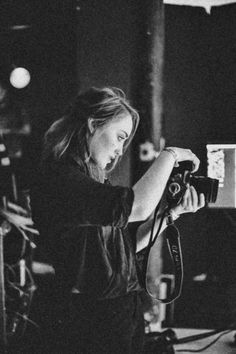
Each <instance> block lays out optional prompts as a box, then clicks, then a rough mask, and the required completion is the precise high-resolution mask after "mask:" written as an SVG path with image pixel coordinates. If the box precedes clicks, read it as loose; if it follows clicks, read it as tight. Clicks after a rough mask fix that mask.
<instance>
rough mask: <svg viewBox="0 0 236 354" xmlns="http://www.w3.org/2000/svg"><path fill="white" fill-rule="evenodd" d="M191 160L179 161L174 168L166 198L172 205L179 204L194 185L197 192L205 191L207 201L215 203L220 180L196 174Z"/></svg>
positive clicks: (168, 183)
mask: <svg viewBox="0 0 236 354" xmlns="http://www.w3.org/2000/svg"><path fill="white" fill-rule="evenodd" d="M191 171H192V163H191V162H190V161H186V162H181V163H179V167H177V168H174V169H173V171H172V173H171V175H170V178H169V180H168V182H167V190H166V198H167V202H168V204H169V206H170V207H173V206H176V205H178V204H179V203H180V202H181V200H182V197H183V195H184V193H185V191H186V190H187V188H188V186H189V185H190V186H193V187H194V188H195V189H196V191H197V193H198V194H200V193H203V194H204V196H205V201H206V203H215V202H216V199H217V194H218V187H219V180H218V179H215V178H210V177H204V176H194V175H193V174H192V173H191Z"/></svg>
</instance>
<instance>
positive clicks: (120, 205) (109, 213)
mask: <svg viewBox="0 0 236 354" xmlns="http://www.w3.org/2000/svg"><path fill="white" fill-rule="evenodd" d="M51 192H52V196H51V197H52V198H53V199H54V200H55V205H56V208H57V209H58V208H60V213H62V215H61V216H62V217H64V218H65V219H66V220H77V222H76V223H77V225H101V226H107V225H111V226H116V227H120V228H121V227H125V226H126V225H127V223H128V218H129V215H130V213H131V209H132V205H133V200H134V193H133V190H132V188H128V187H121V186H111V185H109V184H103V183H100V182H97V181H95V180H94V179H92V178H91V177H89V176H87V175H86V174H84V173H82V172H81V171H80V170H79V169H73V170H71V171H69V173H68V171H65V173H63V171H62V172H61V173H60V176H59V177H58V176H57V178H56V179H55V183H54V182H53V180H52V181H51Z"/></svg>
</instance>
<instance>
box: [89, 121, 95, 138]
mask: <svg viewBox="0 0 236 354" xmlns="http://www.w3.org/2000/svg"><path fill="white" fill-rule="evenodd" d="M95 129H96V122H95V119H94V118H89V119H88V130H89V132H90V134H93V133H94V132H95Z"/></svg>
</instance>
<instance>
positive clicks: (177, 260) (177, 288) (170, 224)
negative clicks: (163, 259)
mask: <svg viewBox="0 0 236 354" xmlns="http://www.w3.org/2000/svg"><path fill="white" fill-rule="evenodd" d="M165 217H166V218H167V228H166V230H165V232H164V237H165V239H166V242H167V245H168V249H169V252H170V255H171V258H172V262H173V265H174V275H175V283H174V290H173V292H172V293H171V294H170V295H169V296H168V297H167V298H166V299H160V298H156V297H155V296H153V295H152V294H151V293H150V291H149V290H148V287H147V267H148V259H149V254H150V251H151V248H152V246H153V245H154V243H155V241H156V239H157V237H158V236H159V232H160V229H161V225H162V223H163V220H164V218H165ZM155 219H156V215H155V217H154V221H153V225H154V223H155ZM153 230H154V226H153V227H152V231H151V236H150V239H149V244H148V246H147V248H146V252H145V255H144V259H143V267H142V268H143V273H142V278H143V279H142V280H143V286H144V289H145V290H146V292H147V293H148V294H149V295H150V296H151V297H153V298H155V299H156V300H159V301H160V302H162V303H164V304H168V303H171V302H173V301H174V300H176V299H177V298H178V297H179V296H180V294H181V291H182V284H183V258H182V250H181V242H180V233H179V230H178V228H177V227H176V225H175V224H174V221H173V219H172V217H171V215H170V213H169V210H168V209H166V210H165V212H164V213H163V216H162V218H161V221H160V225H159V228H158V231H157V233H156V235H155V237H154V238H153V239H152V234H153Z"/></svg>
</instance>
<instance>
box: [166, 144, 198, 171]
mask: <svg viewBox="0 0 236 354" xmlns="http://www.w3.org/2000/svg"><path fill="white" fill-rule="evenodd" d="M164 150H167V151H168V150H169V152H173V156H174V158H175V160H176V163H178V162H182V161H191V162H192V163H193V170H192V171H191V172H196V171H197V170H198V167H199V164H200V160H199V158H198V157H197V156H196V155H195V154H194V153H193V152H192V151H191V150H189V149H182V148H178V147H167V148H165V149H164Z"/></svg>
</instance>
